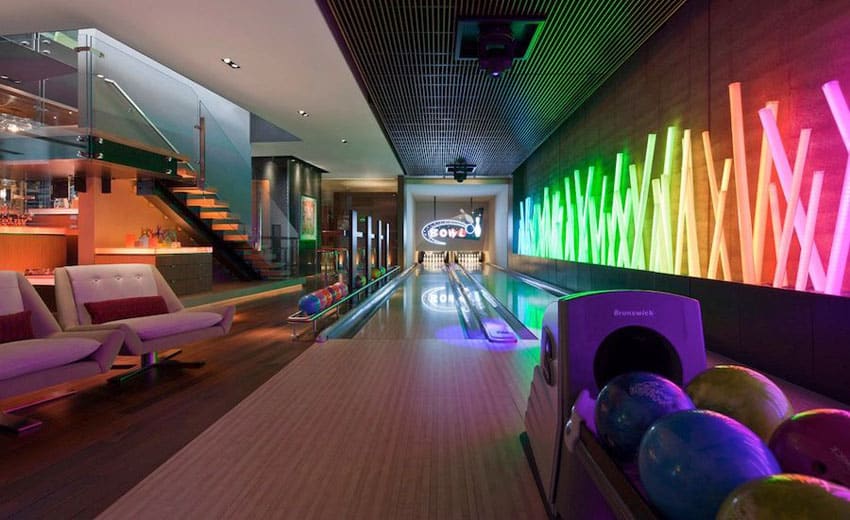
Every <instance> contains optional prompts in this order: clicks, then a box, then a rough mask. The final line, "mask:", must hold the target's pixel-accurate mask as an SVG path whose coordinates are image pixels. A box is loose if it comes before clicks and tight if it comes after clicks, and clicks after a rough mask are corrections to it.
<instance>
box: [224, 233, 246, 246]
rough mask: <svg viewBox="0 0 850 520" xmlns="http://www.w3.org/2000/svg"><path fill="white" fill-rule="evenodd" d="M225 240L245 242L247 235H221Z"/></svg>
mask: <svg viewBox="0 0 850 520" xmlns="http://www.w3.org/2000/svg"><path fill="white" fill-rule="evenodd" d="M222 238H223V239H224V240H225V241H227V242H245V243H246V244H247V243H248V235H243V234H228V235H224V236H223V237H222Z"/></svg>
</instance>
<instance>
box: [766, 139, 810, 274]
mask: <svg viewBox="0 0 850 520" xmlns="http://www.w3.org/2000/svg"><path fill="white" fill-rule="evenodd" d="M811 134H812V130H811V129H810V128H804V129H802V130H801V131H800V141H799V143H798V145H797V156H796V158H795V159H794V173H793V176H792V178H791V195H790V196H789V197H788V200H787V201H786V204H785V221H784V223H783V224H782V236H781V237H780V239H779V254H778V255H777V256H776V270H775V271H774V273H773V286H774V287H782V286H783V278H784V275H785V274H786V273H787V271H786V269H787V266H788V252H789V251H790V249H791V237H792V236H793V234H794V215H795V213H796V212H797V206H798V204H797V203H798V202H799V201H800V186H802V185H803V169H804V168H805V165H806V155H807V153H808V151H809V138H810V136H811ZM801 243H802V241H801Z"/></svg>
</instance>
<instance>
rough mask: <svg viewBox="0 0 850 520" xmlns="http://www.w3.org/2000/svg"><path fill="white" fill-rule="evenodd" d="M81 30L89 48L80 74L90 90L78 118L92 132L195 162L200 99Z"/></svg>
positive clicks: (157, 69) (154, 67)
mask: <svg viewBox="0 0 850 520" xmlns="http://www.w3.org/2000/svg"><path fill="white" fill-rule="evenodd" d="M80 34H81V40H82V42H83V43H84V44H85V45H84V46H85V47H88V48H89V49H90V50H89V51H88V52H86V53H85V54H86V57H85V59H84V60H83V61H84V64H83V70H84V73H83V74H82V75H81V76H83V77H84V78H85V81H86V82H87V83H88V85H86V87H87V88H86V90H87V92H88V94H89V95H88V96H87V97H86V98H85V99H84V100H83V101H84V102H85V103H86V104H87V107H86V109H84V110H83V112H84V114H85V115H87V116H88V119H86V118H85V117H84V118H83V119H84V121H83V122H84V123H87V124H88V128H89V130H90V132H91V134H93V135H95V136H97V137H99V138H106V139H110V140H114V141H116V142H119V143H122V144H126V145H129V146H134V147H136V148H140V149H146V150H149V151H151V152H155V153H159V154H162V155H179V156H180V157H181V158H182V159H185V160H186V161H187V162H188V163H189V164H197V163H198V161H199V155H198V153H199V152H198V150H199V147H198V141H199V138H198V129H197V128H196V125H197V124H198V116H199V108H198V107H199V99H198V96H197V94H196V93H195V91H194V90H193V89H192V87H191V86H189V85H188V84H187V83H185V82H182V81H180V80H178V79H177V78H175V77H174V76H172V75H169V74H167V73H166V72H165V71H164V67H163V66H162V65H159V64H157V63H155V62H153V61H152V60H143V59H140V58H139V57H136V56H131V55H129V54H127V53H125V52H124V51H122V50H121V49H119V48H118V47H117V46H115V45H113V44H112V43H111V42H109V41H107V40H106V39H105V38H104V37H102V36H100V35H99V33H96V32H94V31H87V30H84V31H80ZM81 126H82V125H81ZM175 173H176V170H175Z"/></svg>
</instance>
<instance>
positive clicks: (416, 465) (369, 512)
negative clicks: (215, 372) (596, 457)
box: [103, 339, 545, 519]
mask: <svg viewBox="0 0 850 520" xmlns="http://www.w3.org/2000/svg"><path fill="white" fill-rule="evenodd" d="M532 343H535V342H532ZM531 346H532V345H521V346H520V347H531ZM536 360H537V350H536V349H535V348H518V349H515V350H509V351H491V350H488V344H487V343H486V342H481V341H478V342H472V341H469V342H466V343H465V344H464V346H458V345H457V344H455V343H447V342H443V341H440V340H416V341H397V340H357V339H354V340H333V341H329V342H327V343H325V344H322V345H316V346H313V347H311V348H310V349H309V350H307V352H305V353H304V354H303V355H301V356H300V357H299V358H298V359H296V360H295V361H294V362H292V363H291V364H290V365H288V366H287V367H286V368H285V369H283V370H282V371H281V372H280V373H279V374H277V375H275V376H274V377H272V378H271V379H270V380H269V381H268V382H267V383H266V384H265V385H263V386H262V387H261V388H259V389H258V390H257V391H256V392H254V393H253V394H252V395H251V396H249V397H248V398H247V399H245V400H244V401H243V402H242V403H241V404H240V405H239V406H237V407H236V408H234V409H233V410H232V411H231V412H230V413H228V414H227V415H225V416H224V417H223V418H222V419H221V420H219V421H218V422H216V423H215V424H214V425H213V426H212V427H210V428H209V429H208V430H206V431H205V432H204V433H203V434H201V435H200V436H198V437H197V438H196V439H195V440H194V441H193V442H191V443H190V444H189V445H188V446H186V447H185V448H184V449H183V450H181V451H180V452H179V453H178V454H177V455H175V456H174V457H172V458H171V459H170V460H169V461H168V462H166V463H165V464H163V465H162V466H160V467H159V468H158V469H157V470H156V471H154V472H153V473H152V474H151V475H150V476H149V477H148V478H146V479H145V480H144V481H143V482H142V483H140V484H139V485H138V486H136V487H135V488H134V489H133V490H132V491H130V492H129V493H127V494H126V495H125V496H124V497H122V498H121V499H120V500H119V501H118V502H117V503H115V504H114V505H113V506H112V507H110V508H109V509H108V510H107V511H106V512H105V514H104V515H103V517H104V518H122V519H123V518H152V519H153V518H157V519H159V518H299V519H300V518H369V519H371V518H375V519H383V518H434V519H451V518H510V519H523V518H544V517H545V514H544V510H543V506H542V503H541V500H540V497H539V495H538V494H537V489H536V487H535V484H534V480H533V478H532V475H531V472H530V470H529V468H528V464H527V462H526V460H525V457H524V456H523V452H522V448H521V445H520V442H519V440H518V436H519V434H520V432H521V431H522V429H523V426H522V425H523V419H522V418H523V413H524V410H525V405H526V395H527V391H528V388H529V378H530V375H531V368H532V366H533V365H534V363H536Z"/></svg>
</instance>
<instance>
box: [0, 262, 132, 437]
mask: <svg viewBox="0 0 850 520" xmlns="http://www.w3.org/2000/svg"><path fill="white" fill-rule="evenodd" d="M24 311H29V312H30V313H31V314H30V325H31V327H32V333H33V338H32V339H21V340H17V341H8V342H5V343H0V399H4V398H7V397H11V396H16V395H21V394H25V393H28V392H32V391H35V390H40V389H42V388H46V387H49V386H53V385H57V384H60V383H65V382H68V381H73V380H77V379H82V378H85V377H89V376H93V375H96V374H101V373H104V372H106V371H108V370H109V369H110V368H111V366H112V362H113V361H114V360H115V356H116V355H117V354H118V349H119V348H120V347H121V344H122V342H123V341H124V334H123V332H121V331H120V330H115V329H111V330H95V331H80V332H62V329H61V328H60V327H59V324H58V323H57V322H56V319H55V318H54V317H53V315H52V314H51V313H50V311H49V310H48V308H47V306H46V305H45V304H44V302H43V301H42V300H41V298H40V297H39V295H38V293H36V291H35V289H33V287H32V285H30V283H29V282H28V281H27V279H26V278H24V277H23V275H21V274H20V273H16V272H14V271H0V316H6V315H12V314H17V313H20V312H24ZM40 424H41V422H40V421H37V420H34V419H28V418H22V417H18V416H15V415H12V414H6V413H0V426H3V427H5V428H6V429H11V430H14V431H16V432H19V433H20V432H22V431H26V430H32V429H34V428H37V427H38V426H39V425H40Z"/></svg>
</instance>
